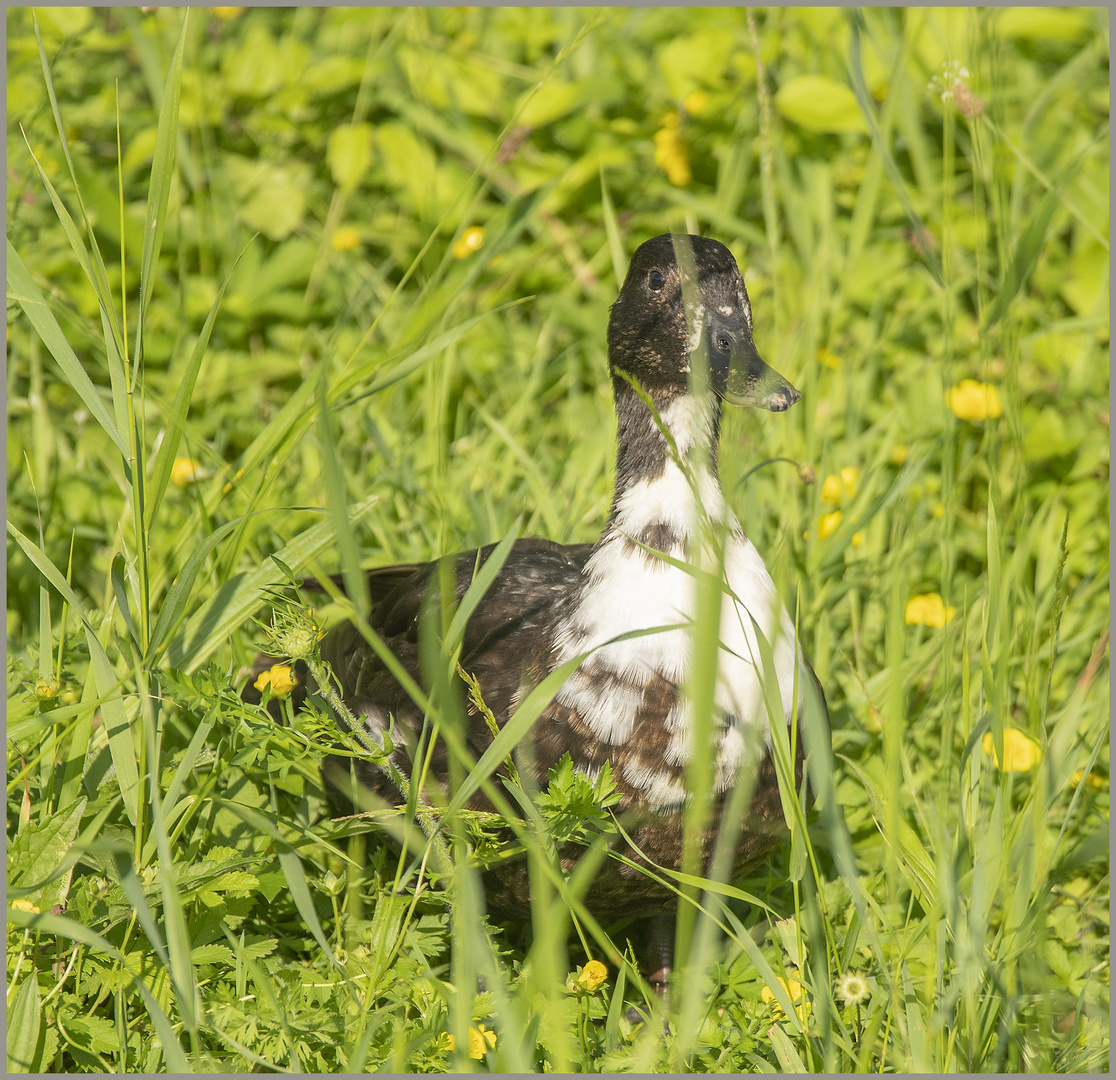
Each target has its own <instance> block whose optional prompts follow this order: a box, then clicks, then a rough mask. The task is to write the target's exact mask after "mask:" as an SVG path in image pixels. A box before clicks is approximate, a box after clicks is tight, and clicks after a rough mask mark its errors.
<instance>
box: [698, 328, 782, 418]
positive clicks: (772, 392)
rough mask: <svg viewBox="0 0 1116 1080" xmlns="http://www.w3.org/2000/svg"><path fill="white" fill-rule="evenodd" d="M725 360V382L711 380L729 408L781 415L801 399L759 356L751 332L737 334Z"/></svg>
mask: <svg viewBox="0 0 1116 1080" xmlns="http://www.w3.org/2000/svg"><path fill="white" fill-rule="evenodd" d="M727 360H728V364H727V370H726V371H725V372H724V379H723V381H722V380H721V379H717V378H714V387H715V388H716V389H717V392H718V393H719V394H720V396H721V398H723V399H724V400H725V401H727V402H729V404H731V405H747V406H749V407H751V408H755V409H767V410H768V411H769V412H784V411H785V410H786V409H789V408H790V407H791V406H792V405H793V404H794V403H795V402H796V401H797V400H798V399H799V398H800V397H802V395H801V394H800V393H799V392H798V391H797V390H796V389H795V388H794V387H793V386H791V384H790V383H789V382H787V380H786V379H784V378H783V376H782V375H780V374H779V373H778V372H777V371H776V370H775V369H774V368H773V367H771V366H770V365H769V364H768V363H767V362H766V361H765V360H764V359H763V357H761V356H760V354H759V352H757V351H756V346H755V344H754V343H753V342H752V335H751V334H750V333H744V334H741V335H739V338H738V340H737V342H736V343H735V346H734V348H733V350H732V353H731V354H730V355H729V356H728V357H727Z"/></svg>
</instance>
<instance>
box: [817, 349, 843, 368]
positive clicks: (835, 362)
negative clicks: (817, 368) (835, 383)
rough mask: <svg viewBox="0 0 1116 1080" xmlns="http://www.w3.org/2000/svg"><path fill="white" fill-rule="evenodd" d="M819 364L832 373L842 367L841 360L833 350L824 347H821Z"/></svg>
mask: <svg viewBox="0 0 1116 1080" xmlns="http://www.w3.org/2000/svg"><path fill="white" fill-rule="evenodd" d="M818 363H819V364H821V365H822V366H824V367H827V368H829V369H830V370H831V371H836V370H837V369H838V368H840V366H841V358H840V357H839V356H838V355H837V354H836V353H835V352H833V351H832V349H827V348H826V347H825V346H824V345H819V346H818Z"/></svg>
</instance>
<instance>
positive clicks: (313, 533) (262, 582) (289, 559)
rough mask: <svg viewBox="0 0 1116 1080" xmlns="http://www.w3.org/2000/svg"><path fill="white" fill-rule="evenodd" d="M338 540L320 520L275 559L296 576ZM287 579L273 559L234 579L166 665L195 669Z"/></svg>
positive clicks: (358, 514) (185, 633) (361, 509)
mask: <svg viewBox="0 0 1116 1080" xmlns="http://www.w3.org/2000/svg"><path fill="white" fill-rule="evenodd" d="M377 498H378V497H377V496H375V495H371V496H369V497H368V498H367V499H364V500H363V501H361V502H359V503H357V505H356V506H354V507H353V510H352V520H353V521H359V520H360V519H361V518H362V517H363V516H364V515H365V514H366V513H368V511H369V510H370V509H371V508H372V506H373V505H374V504H375V503H376V501H377ZM333 539H334V534H333V522H332V521H324V522H320V523H319V524H317V525H314V526H311V527H310V528H309V529H307V530H306V531H305V532H302V533H299V535H298V536H296V537H295V538H294V539H293V540H291V541H290V542H289V543H287V544H286V546H285V547H284V548H283V549H282V550H281V551H279V552H278V553H277V554H276V556H275V558H276V559H277V560H279V561H280V562H282V563H284V564H285V565H287V566H289V567H290V568H291V570H293V571H294V572H295V573H296V574H297V573H298V572H299V571H300V570H301V569H302V568H303V567H305V566H306V565H307V564H309V563H310V562H311V561H312V560H313V559H316V558H317V557H318V556H319V555H320V554H321V553H322V552H323V551H325V549H326V548H327V547H328V546H329V545H330V544H331V543H332V542H333ZM286 581H287V575H286V574H285V573H284V572H283V571H282V570H281V569H280V568H279V566H277V565H276V563H275V562H274V561H272V560H270V559H269V560H266V561H265V562H263V563H261V564H260V565H259V566H257V567H256V568H255V569H254V570H249V571H245V572H244V573H241V574H237V575H236V576H235V577H233V578H230V580H229V581H227V582H226V583H225V584H224V585H223V586H222V587H221V589H220V590H218V593H217V595H216V596H215V597H214V598H213V599H212V600H211V601H210V602H209V603H208V604H207V605H206V606H205V607H204V608H202V609H201V610H200V611H197V612H195V614H194V615H192V616H191V617H190V618H189V619H188V620H187V622H186V626H185V627H184V628H183V630H182V631H181V633H180V634H179V635H178V636H177V637H176V638H174V640H173V641H171V643H170V645H169V646H168V647H167V652H166V658H167V663H168V664H169V665H170V666H171V667H172V668H179V669H181V670H183V671H187V672H190V671H195V670H196V669H197V668H198V667H199V666H200V665H201V664H202V662H203V661H204V660H206V659H207V658H208V657H209V656H210V655H211V654H212V653H213V650H214V649H216V648H217V646H218V645H220V644H221V643H222V642H223V641H225V640H226V639H227V638H228V635H229V632H230V631H231V630H232V629H233V628H234V627H237V626H240V625H241V624H242V623H243V622H244V621H245V620H246V619H247V618H248V616H249V615H250V614H251V613H252V611H254V610H255V609H256V608H257V607H258V606H259V604H260V598H261V597H262V596H263V593H264V591H265V590H266V589H268V588H270V587H271V586H273V585H281V584H285V583H286Z"/></svg>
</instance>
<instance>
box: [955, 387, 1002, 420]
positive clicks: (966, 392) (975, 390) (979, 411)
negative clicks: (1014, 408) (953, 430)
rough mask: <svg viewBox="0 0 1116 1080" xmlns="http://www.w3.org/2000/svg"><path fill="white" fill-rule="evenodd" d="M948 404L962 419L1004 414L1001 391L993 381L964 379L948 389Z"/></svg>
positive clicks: (977, 418) (982, 418)
mask: <svg viewBox="0 0 1116 1080" xmlns="http://www.w3.org/2000/svg"><path fill="white" fill-rule="evenodd" d="M946 404H947V405H948V406H949V407H950V408H951V409H952V410H953V412H954V414H955V415H956V416H957V418H958V419H960V420H988V419H990V418H993V417H997V416H1003V415H1004V407H1003V405H1002V404H1001V403H1000V393H999V391H998V390H997V389H996V388H995V387H994V386H993V385H992V384H991V383H982V382H977V381H976V379H962V380H961V382H960V383H959V384H958V385H957V386H955V387H953V389H951V390H947V391H946Z"/></svg>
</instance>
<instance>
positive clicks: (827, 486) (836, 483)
mask: <svg viewBox="0 0 1116 1080" xmlns="http://www.w3.org/2000/svg"><path fill="white" fill-rule="evenodd" d="M859 486H860V470H859V469H856V468H853V466H851V465H846V466H845V467H844V468H842V469H841V473H840V476H838V475H836V474H834V473H830V474H829V475H828V476H827V477H826V478H825V483H823V484H822V489H821V500H822V502H824V503H829V505H830V506H837V505H838V504H839V503H840V501H841V499H842V498H844V497H845V496H846V495H847V496H848V497H849V498H850V499H855V498H856V493H857V490H858V489H859Z"/></svg>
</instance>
